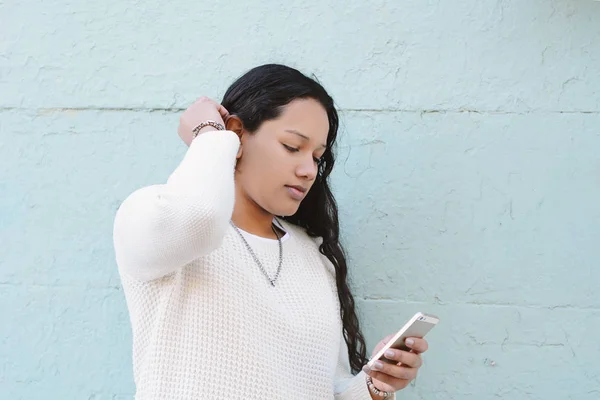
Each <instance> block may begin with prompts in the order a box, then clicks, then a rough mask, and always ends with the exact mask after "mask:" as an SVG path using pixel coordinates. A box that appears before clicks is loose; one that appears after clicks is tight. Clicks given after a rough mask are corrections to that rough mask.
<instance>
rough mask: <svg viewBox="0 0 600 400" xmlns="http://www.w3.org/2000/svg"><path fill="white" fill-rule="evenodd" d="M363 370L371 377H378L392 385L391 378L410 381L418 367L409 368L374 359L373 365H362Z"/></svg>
mask: <svg viewBox="0 0 600 400" xmlns="http://www.w3.org/2000/svg"><path fill="white" fill-rule="evenodd" d="M363 371H364V372H365V373H366V374H368V375H369V376H371V377H372V378H373V379H379V380H380V381H382V382H386V383H388V384H390V385H392V386H394V383H393V380H395V379H400V380H406V381H411V380H413V379H415V378H416V377H417V372H418V371H419V370H418V368H410V367H405V366H401V365H396V364H387V363H384V362H381V361H375V362H374V363H373V366H372V367H371V368H369V367H368V366H366V365H365V366H364V367H363Z"/></svg>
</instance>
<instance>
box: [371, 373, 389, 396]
mask: <svg viewBox="0 0 600 400" xmlns="http://www.w3.org/2000/svg"><path fill="white" fill-rule="evenodd" d="M366 384H367V387H368V388H369V393H370V394H371V398H372V399H374V400H383V399H389V398H390V397H392V393H389V392H386V391H383V390H381V389H379V388H377V387H376V386H375V384H374V383H373V378H371V377H370V376H368V375H367V379H366Z"/></svg>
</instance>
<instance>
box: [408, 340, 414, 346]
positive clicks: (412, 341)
mask: <svg viewBox="0 0 600 400" xmlns="http://www.w3.org/2000/svg"><path fill="white" fill-rule="evenodd" d="M413 344H415V341H414V340H413V339H406V345H407V346H412V345H413Z"/></svg>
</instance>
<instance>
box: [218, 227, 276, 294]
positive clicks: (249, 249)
mask: <svg viewBox="0 0 600 400" xmlns="http://www.w3.org/2000/svg"><path fill="white" fill-rule="evenodd" d="M229 223H230V224H231V226H233V228H234V229H235V231H236V232H237V233H238V235H240V238H242V241H243V242H244V244H245V245H246V248H247V249H248V252H249V253H250V255H251V256H252V258H253V259H254V261H255V262H256V265H258V268H259V269H260V271H261V272H262V273H263V275H264V276H265V278H267V280H268V281H269V283H271V286H273V287H274V286H275V281H276V280H277V278H279V272H281V264H282V261H283V246H282V245H281V238H280V237H279V233H277V230H275V226H274V225H273V224H271V229H273V233H275V236H277V242H278V243H279V264H278V265H277V272H276V273H275V277H274V278H273V279H271V277H270V276H269V274H268V273H267V271H266V270H265V267H263V265H262V263H261V262H260V260H259V259H258V257H257V256H256V253H254V250H252V247H250V244H249V243H248V241H246V238H245V237H244V234H243V233H242V232H241V231H240V229H239V228H238V227H237V226H235V224H234V223H233V221H229Z"/></svg>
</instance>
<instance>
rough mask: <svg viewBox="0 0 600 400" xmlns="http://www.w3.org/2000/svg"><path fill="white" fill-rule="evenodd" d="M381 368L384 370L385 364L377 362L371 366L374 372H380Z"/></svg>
mask: <svg viewBox="0 0 600 400" xmlns="http://www.w3.org/2000/svg"><path fill="white" fill-rule="evenodd" d="M381 368H383V364H382V363H381V362H379V361H375V362H374V363H373V366H371V369H372V370H373V371H379V370H380V369H381Z"/></svg>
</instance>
